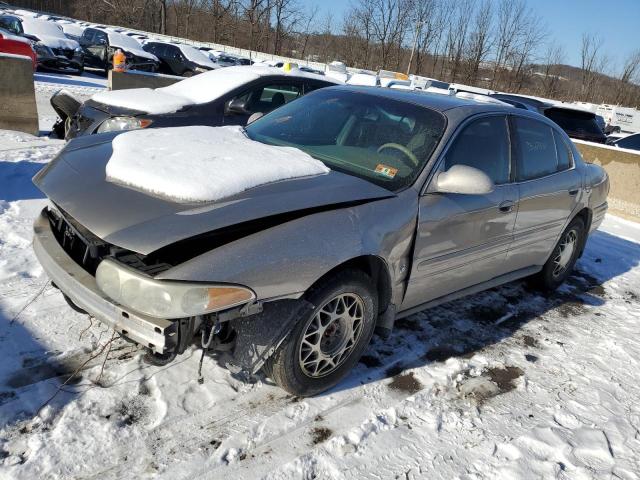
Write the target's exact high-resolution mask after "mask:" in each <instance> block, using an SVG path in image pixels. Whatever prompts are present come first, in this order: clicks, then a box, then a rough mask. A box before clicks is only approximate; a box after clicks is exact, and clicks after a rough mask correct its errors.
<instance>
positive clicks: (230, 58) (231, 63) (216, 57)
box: [199, 47, 254, 67]
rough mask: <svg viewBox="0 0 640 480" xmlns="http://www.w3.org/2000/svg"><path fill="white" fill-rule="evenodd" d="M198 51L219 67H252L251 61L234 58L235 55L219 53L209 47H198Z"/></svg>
mask: <svg viewBox="0 0 640 480" xmlns="http://www.w3.org/2000/svg"><path fill="white" fill-rule="evenodd" d="M199 50H200V51H201V52H202V53H204V54H205V55H207V56H208V57H209V59H210V60H211V61H212V62H214V63H215V64H216V65H218V66H220V67H235V66H241V65H253V63H254V62H253V61H252V60H250V59H248V58H244V57H236V56H235V55H229V54H228V53H225V52H221V51H220V50H216V49H214V48H210V47H200V48H199Z"/></svg>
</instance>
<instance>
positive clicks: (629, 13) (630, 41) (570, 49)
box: [301, 0, 640, 71]
mask: <svg viewBox="0 0 640 480" xmlns="http://www.w3.org/2000/svg"><path fill="white" fill-rule="evenodd" d="M450 1H454V0H450ZM301 3H306V4H309V5H313V4H315V5H318V6H319V7H320V9H321V11H322V14H323V15H322V16H323V17H324V15H325V14H326V12H328V11H329V10H331V12H332V14H333V15H334V19H335V20H336V21H339V20H340V19H341V18H342V14H343V13H344V11H345V10H347V8H348V7H349V0H301ZM527 3H528V4H529V6H530V7H531V8H532V9H533V10H534V11H535V12H537V13H538V15H540V17H542V19H543V21H544V22H545V23H546V25H547V27H548V30H549V34H550V35H551V36H552V37H553V38H555V39H556V41H557V42H558V43H560V44H561V45H562V46H563V48H564V50H565V54H566V63H569V64H571V65H576V66H579V64H580V43H581V37H582V33H583V32H589V33H598V34H600V35H601V37H602V39H603V40H604V47H603V50H604V52H605V53H606V54H607V55H608V56H609V57H610V58H611V60H612V62H613V65H612V66H613V70H615V71H617V70H618V69H619V68H620V67H621V65H622V62H623V61H624V59H625V58H626V57H627V56H628V55H629V54H630V53H631V52H632V51H633V50H634V49H638V48H640V0H616V1H615V2H609V1H607V0H527ZM610 68H611V67H610Z"/></svg>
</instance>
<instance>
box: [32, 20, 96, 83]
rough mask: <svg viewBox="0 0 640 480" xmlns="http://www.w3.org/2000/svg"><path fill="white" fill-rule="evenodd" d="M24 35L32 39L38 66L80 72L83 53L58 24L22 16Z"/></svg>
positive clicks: (81, 70) (59, 70)
mask: <svg viewBox="0 0 640 480" xmlns="http://www.w3.org/2000/svg"><path fill="white" fill-rule="evenodd" d="M22 28H23V29H24V36H25V37H27V38H29V39H31V40H33V41H34V42H35V44H34V47H33V48H34V50H35V51H36V54H37V55H38V67H39V68H41V69H44V70H54V71H58V72H65V73H67V72H68V73H74V74H78V75H79V74H81V73H82V72H83V70H84V55H83V53H82V49H81V48H80V45H79V44H78V42H76V41H75V40H72V39H70V38H67V37H66V36H65V34H64V32H63V31H62V28H61V27H60V25H58V24H57V23H55V22H51V21H48V20H41V19H40V18H33V17H23V18H22Z"/></svg>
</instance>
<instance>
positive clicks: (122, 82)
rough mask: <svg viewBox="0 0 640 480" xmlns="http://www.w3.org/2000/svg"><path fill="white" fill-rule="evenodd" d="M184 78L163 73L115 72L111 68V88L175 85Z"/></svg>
mask: <svg viewBox="0 0 640 480" xmlns="http://www.w3.org/2000/svg"><path fill="white" fill-rule="evenodd" d="M180 80H184V78H183V77H174V76H173V75H162V74H160V73H149V72H136V71H133V70H132V71H128V72H114V71H113V70H109V84H108V85H109V90H124V89H127V88H160V87H167V86H169V85H173V84H174V83H177V82H179V81H180Z"/></svg>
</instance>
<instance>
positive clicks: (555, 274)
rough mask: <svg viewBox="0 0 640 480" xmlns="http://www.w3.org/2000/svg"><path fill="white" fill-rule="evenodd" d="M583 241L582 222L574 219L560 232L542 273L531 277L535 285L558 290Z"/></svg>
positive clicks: (576, 259) (583, 230)
mask: <svg viewBox="0 0 640 480" xmlns="http://www.w3.org/2000/svg"><path fill="white" fill-rule="evenodd" d="M585 241H586V233H585V226H584V222H583V221H582V219H581V218H574V219H573V220H572V221H571V223H570V224H569V226H568V227H567V228H566V229H565V231H564V232H562V235H561V236H560V240H558V243H557V244H556V246H555V248H554V249H553V253H552V254H551V256H550V257H549V259H548V260H547V263H545V264H544V267H543V268H542V271H540V273H538V274H537V275H536V276H535V277H533V280H534V283H535V285H536V286H538V287H540V288H542V289H543V290H555V289H556V288H558V287H559V286H560V285H561V284H562V282H564V281H565V280H566V279H567V277H568V276H569V275H571V271H572V270H573V267H574V265H575V264H576V262H577V261H578V257H579V256H580V251H581V250H582V246H583V245H584V242H585Z"/></svg>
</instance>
